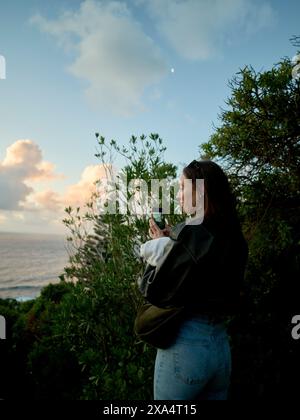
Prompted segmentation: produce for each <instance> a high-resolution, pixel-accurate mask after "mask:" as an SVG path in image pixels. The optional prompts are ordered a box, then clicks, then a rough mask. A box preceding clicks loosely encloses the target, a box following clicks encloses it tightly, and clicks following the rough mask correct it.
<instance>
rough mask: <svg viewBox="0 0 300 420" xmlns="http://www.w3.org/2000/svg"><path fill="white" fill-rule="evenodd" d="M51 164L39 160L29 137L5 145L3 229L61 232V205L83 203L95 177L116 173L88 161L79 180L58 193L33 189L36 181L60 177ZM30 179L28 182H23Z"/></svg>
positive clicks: (0, 188) (0, 171)
mask: <svg viewBox="0 0 300 420" xmlns="http://www.w3.org/2000/svg"><path fill="white" fill-rule="evenodd" d="M54 167H55V165H54V164H53V163H51V162H46V161H44V160H43V154H42V151H41V149H40V148H39V147H38V145H37V144H36V143H34V142H33V141H32V140H18V141H16V142H15V143H13V144H12V145H11V146H9V147H8V148H7V150H6V155H5V157H4V159H3V161H0V224H1V229H6V230H13V231H15V230H19V231H23V230H24V229H25V228H26V229H25V230H27V231H28V230H31V231H32V232H36V231H44V232H46V231H47V232H50V233H51V231H52V230H51V229H53V231H55V232H63V230H64V229H65V228H64V226H63V223H62V219H63V218H64V217H65V211H64V209H65V208H66V207H68V206H71V207H73V208H75V207H81V209H82V210H83V211H84V209H83V207H84V205H85V204H86V203H87V202H90V199H91V196H92V194H94V193H96V192H97V190H96V185H95V183H96V181H98V180H99V179H103V178H111V177H112V176H113V175H114V174H116V172H117V171H116V168H115V167H114V166H113V165H108V164H106V165H102V164H99V165H90V166H87V167H86V168H84V170H83V171H82V173H81V175H80V177H79V180H78V181H77V182H75V183H74V184H71V185H69V186H67V187H66V189H65V191H63V192H62V193H58V192H57V191H54V190H53V189H51V188H44V189H43V190H41V191H36V189H35V188H36V184H37V181H38V182H39V187H40V181H41V180H42V181H43V182H49V181H51V180H53V179H57V178H58V179H61V178H62V175H57V174H55V173H54ZM28 181H30V185H28V184H27V182H28Z"/></svg>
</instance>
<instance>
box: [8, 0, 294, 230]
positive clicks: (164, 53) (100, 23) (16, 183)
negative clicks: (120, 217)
mask: <svg viewBox="0 0 300 420" xmlns="http://www.w3.org/2000/svg"><path fill="white" fill-rule="evenodd" d="M299 21H300V2H299V1H297V0H287V1H285V2H283V1H279V0H274V1H265V0H262V1H259V0H209V1H208V0H123V1H122V0H118V1H112V0H84V1H82V0H81V1H80V0H52V1H50V2H46V1H42V0H26V1H24V0H11V1H8V0H7V1H1V2H0V55H1V56H3V57H4V58H5V63H6V78H5V79H1V80H0V231H13V232H45V233H60V232H61V233H63V232H64V227H63V225H62V222H61V219H62V218H63V217H64V212H63V209H64V207H65V206H67V205H81V204H82V203H84V202H85V201H86V200H87V199H88V197H89V194H90V190H91V188H92V187H93V181H94V180H95V179H97V178H99V176H101V175H102V174H103V168H101V166H99V161H98V160H97V159H96V158H95V157H94V154H95V153H96V140H95V135H94V133H95V132H99V133H101V135H103V136H105V137H106V138H107V139H111V138H114V139H116V140H117V141H118V142H119V143H120V144H126V143H127V142H128V140H129V138H130V136H131V135H132V134H135V135H141V134H146V135H147V134H150V133H159V134H160V136H161V137H162V138H163V139H164V142H165V145H166V146H167V151H166V152H165V159H166V160H167V161H170V162H173V163H174V164H175V165H177V166H178V168H179V170H180V168H182V166H183V165H184V164H187V163H189V162H190V161H191V160H193V159H194V158H197V157H198V155H199V153H198V150H199V147H198V146H199V145H200V144H201V143H203V142H205V141H207V140H208V139H209V136H210V135H211V134H212V132H213V123H215V124H216V125H217V124H218V114H219V113H220V107H225V100H226V98H227V97H228V96H229V94H230V90H229V87H228V80H230V79H231V78H232V76H233V75H234V74H235V73H236V72H237V71H238V70H239V69H240V68H242V67H243V66H245V65H247V64H250V65H252V66H253V67H254V68H255V69H256V70H257V71H261V70H267V69H269V68H271V67H272V66H273V64H275V63H277V62H278V61H279V60H280V59H281V58H283V57H290V58H291V57H293V56H294V55H295V54H296V52H297V51H296V48H295V47H293V46H292V44H291V43H290V42H289V38H290V37H291V36H292V35H294V34H296V35H300V25H299ZM2 61H3V60H2ZM0 63H1V62H0ZM0 70H1V69H0ZM2 71H3V69H2ZM0 75H1V71H0ZM0 77H1V76H0ZM124 163H125V162H124V161H122V160H121V159H120V160H119V159H117V160H116V161H115V165H117V166H119V167H121V166H122V165H123V164H124Z"/></svg>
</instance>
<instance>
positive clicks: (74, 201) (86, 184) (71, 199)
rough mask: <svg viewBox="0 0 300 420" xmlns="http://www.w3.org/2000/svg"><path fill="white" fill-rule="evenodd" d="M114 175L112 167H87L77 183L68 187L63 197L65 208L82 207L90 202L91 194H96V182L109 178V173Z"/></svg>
mask: <svg viewBox="0 0 300 420" xmlns="http://www.w3.org/2000/svg"><path fill="white" fill-rule="evenodd" d="M111 171H112V173H115V169H114V168H112V167H107V168H106V167H104V166H103V165H90V166H87V167H86V168H85V169H84V171H83V172H82V174H81V178H80V180H79V182H78V183H76V184H74V185H70V186H69V187H68V188H67V190H66V192H65V194H64V197H63V201H64V203H65V205H66V206H68V205H70V206H83V205H84V204H85V203H87V202H88V201H90V198H91V194H93V193H94V192H96V185H95V184H94V183H95V182H96V181H97V180H99V179H102V178H110V173H111Z"/></svg>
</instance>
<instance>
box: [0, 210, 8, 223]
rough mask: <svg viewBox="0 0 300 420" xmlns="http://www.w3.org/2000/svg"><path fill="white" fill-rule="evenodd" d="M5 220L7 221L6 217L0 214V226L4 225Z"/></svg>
mask: <svg viewBox="0 0 300 420" xmlns="http://www.w3.org/2000/svg"><path fill="white" fill-rule="evenodd" d="M6 220H7V217H6V216H5V215H4V214H2V213H0V225H1V223H5V221H6Z"/></svg>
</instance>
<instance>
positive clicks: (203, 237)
mask: <svg viewBox="0 0 300 420" xmlns="http://www.w3.org/2000/svg"><path fill="white" fill-rule="evenodd" d="M171 239H172V246H170V248H169V250H168V252H167V254H166V255H165V256H164V257H163V258H162V259H161V260H160V262H159V264H158V266H157V267H154V266H151V265H149V264H148V265H147V266H146V269H145V271H144V273H143V276H142V278H141V279H140V283H139V289H140V291H141V293H142V295H143V296H144V297H145V298H146V299H147V300H148V301H149V302H150V303H152V304H153V305H156V306H159V307H169V306H181V305H184V304H185V302H184V296H185V290H186V288H188V287H189V284H190V281H191V273H192V272H193V270H194V268H195V265H198V264H199V263H200V261H201V259H202V258H203V257H204V256H205V254H206V253H207V252H208V249H209V248H210V245H211V242H212V239H213V238H212V236H211V235H209V234H208V232H207V231H206V230H205V231H204V230H199V228H198V229H197V228H195V227H192V226H189V227H188V226H187V227H185V228H184V230H183V231H182V232H181V233H180V235H179V236H174V237H173V238H172V236H171Z"/></svg>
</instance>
